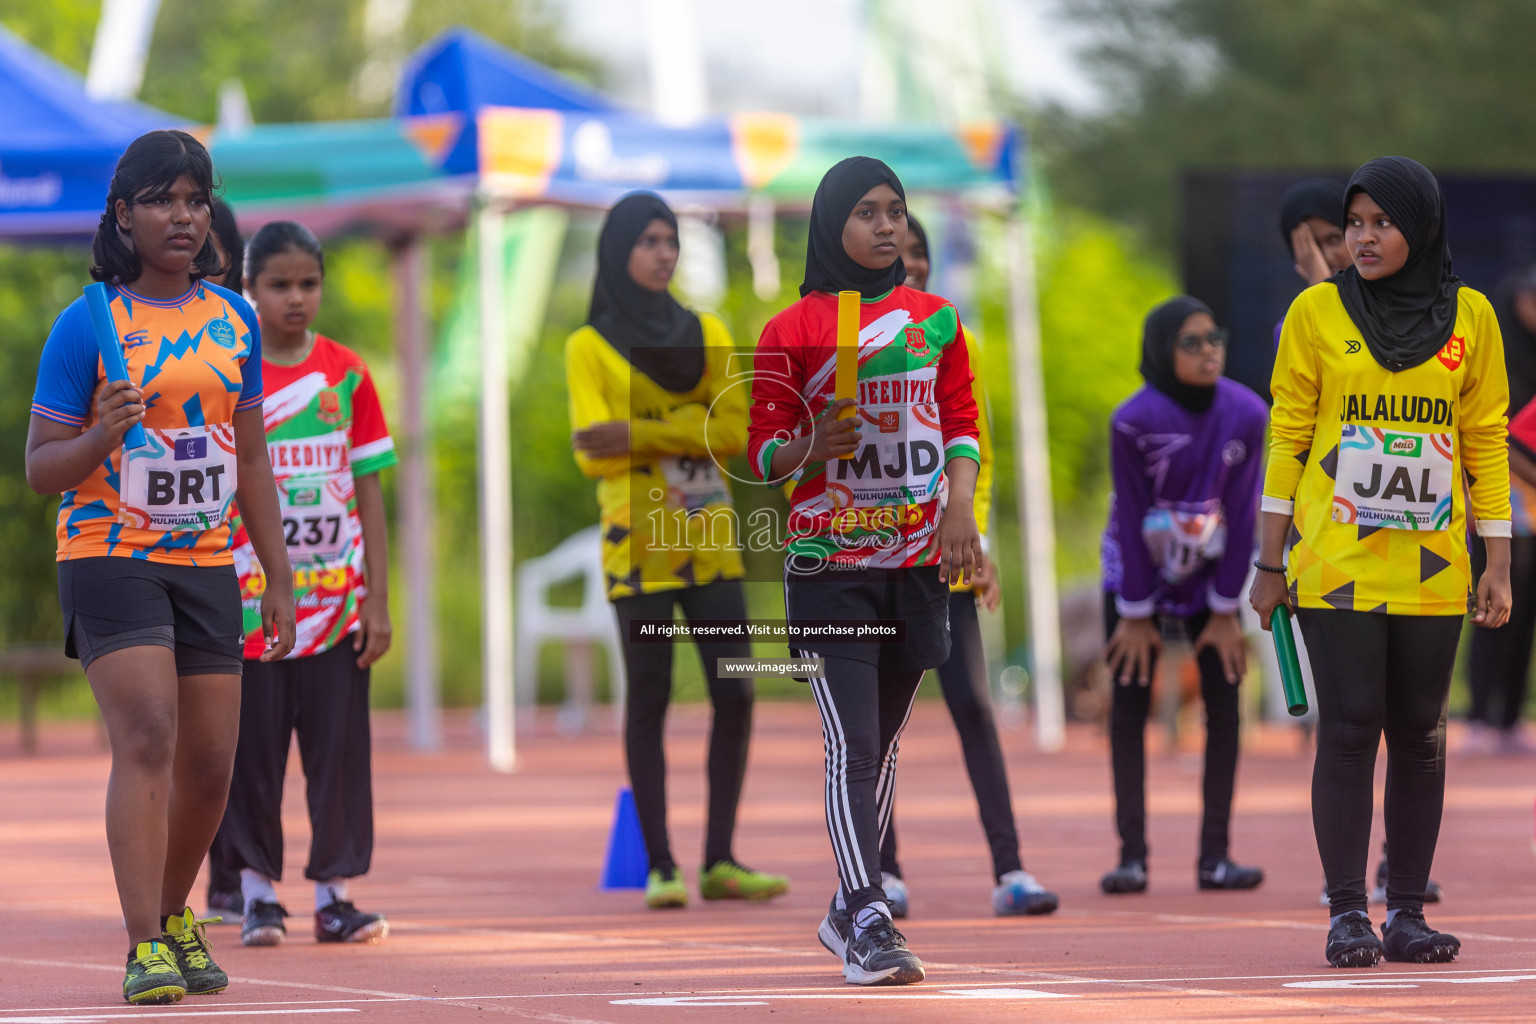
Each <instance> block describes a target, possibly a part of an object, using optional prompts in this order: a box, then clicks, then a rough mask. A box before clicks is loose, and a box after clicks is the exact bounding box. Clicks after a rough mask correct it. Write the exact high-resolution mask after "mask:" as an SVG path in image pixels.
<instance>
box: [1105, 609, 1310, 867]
mask: <svg viewBox="0 0 1536 1024" xmlns="http://www.w3.org/2000/svg"><path fill="white" fill-rule="evenodd" d="M1210 618H1211V613H1210V612H1208V611H1202V612H1199V613H1198V614H1195V615H1191V616H1189V617H1188V618H1186V619H1184V620H1183V625H1184V635H1185V636H1187V637H1189V639H1190V641H1191V642H1193V641H1194V640H1195V638H1196V637H1198V636H1199V635H1200V631H1201V630H1203V629H1204V628H1205V624H1206V623H1207V622H1209V621H1210ZM1119 622H1120V615H1119V613H1118V612H1117V611H1116V610H1115V598H1114V595H1113V594H1105V595H1104V631H1105V635H1106V636H1110V635H1113V633H1114V632H1115V626H1116V625H1118V624H1119ZM1310 639H1311V637H1310V636H1309V637H1308V640H1310ZM1195 660H1196V664H1198V665H1199V667H1200V696H1201V698H1202V699H1203V700H1204V702H1205V782H1204V786H1203V792H1202V796H1203V797H1204V811H1203V814H1202V817H1201V821H1200V865H1201V866H1202V867H1214V866H1215V865H1216V864H1217V863H1219V862H1220V861H1221V860H1222V859H1223V858H1225V857H1226V856H1227V850H1228V847H1229V845H1230V833H1231V825H1232V789H1233V787H1234V785H1235V784H1236V780H1237V740H1238V723H1237V689H1238V688H1237V687H1236V686H1233V685H1232V684H1231V683H1229V682H1227V673H1226V670H1225V669H1223V668H1222V666H1221V657H1220V655H1218V654H1217V653H1216V652H1215V651H1214V650H1212V649H1211V648H1209V647H1207V648H1205V649H1204V650H1202V651H1201V652H1200V654H1199V655H1198V657H1197V658H1196V659H1195ZM1156 667H1157V666H1156V663H1155V662H1154V664H1153V672H1155V671H1156ZM1110 688H1111V689H1112V690H1113V691H1114V697H1113V699H1112V701H1111V704H1110V712H1109V751H1110V763H1111V765H1112V766H1113V768H1114V774H1115V824H1116V826H1117V827H1118V828H1119V830H1120V863H1122V864H1125V863H1129V862H1130V861H1134V860H1139V861H1143V862H1145V861H1146V859H1147V750H1146V733H1147V715H1148V714H1149V713H1150V712H1151V709H1152V687H1150V686H1139V685H1137V684H1136V683H1135V682H1132V683H1130V684H1129V685H1126V686H1121V685H1120V683H1119V681H1118V680H1112V681H1111V683H1110Z"/></svg>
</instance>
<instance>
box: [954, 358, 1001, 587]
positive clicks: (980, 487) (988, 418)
mask: <svg viewBox="0 0 1536 1024" xmlns="http://www.w3.org/2000/svg"><path fill="white" fill-rule="evenodd" d="M961 333H962V334H964V336H965V348H966V352H967V354H968V355H969V356H970V357H971V372H972V373H973V374H975V379H974V380H973V381H971V395H972V397H974V398H975V399H976V450H977V452H978V453H979V454H980V456H981V458H980V459H979V460H978V463H979V467H980V468H978V469H977V470H976V502H975V505H974V506H973V507H974V508H975V510H976V529H977V530H979V531H980V532H981V543H982V545H983V550H986V548H987V547H988V546H989V545H987V527H988V526H989V525H991V519H992V477H993V468H992V459H993V455H992V415H991V412H990V410H988V408H987V392H986V388H984V387H983V386H982V383H981V377H982V375H981V370H980V367H981V350H980V349H979V348H978V347H977V344H976V338H975V337H974V336H973V335H972V334H971V332H970V331H968V330H965V329H964V328H962V329H961ZM949 589H950V591H951V592H954V591H958V590H972V589H974V588H973V587H972V586H971V585H970V584H968V583H961V582H960V581H959V580H956V581H955V582H954V583H951V584H950V585H949Z"/></svg>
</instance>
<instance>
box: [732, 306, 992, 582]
mask: <svg viewBox="0 0 1536 1024" xmlns="http://www.w3.org/2000/svg"><path fill="white" fill-rule="evenodd" d="M858 366H859V371H858V393H857V394H856V395H855V398H856V399H857V401H858V415H859V419H860V423H859V435H860V437H859V446H858V448H857V449H856V450H855V451H854V453H853V456H852V457H851V458H847V459H834V460H833V461H832V462H830V463H820V462H812V463H807V464H805V465H803V466H801V467H800V468H799V469H798V470H796V471H795V473H794V474H793V479H794V480H795V488H794V493H793V494H792V496H791V505H790V516H789V525H788V539H789V544H788V550H789V553H790V554H792V555H801V556H806V557H810V558H814V559H817V560H824V561H828V562H836V563H838V564H842V565H848V566H858V567H868V568H903V567H908V566H916V565H931V564H933V563H935V562H937V561H938V555H939V549H938V536H937V534H938V523H939V513H940V509H941V508H942V506H943V502H944V500H945V497H946V495H947V491H948V481H947V478H946V476H945V474H944V467H945V464H946V463H947V462H948V461H949V460H950V459H952V458H955V457H957V456H965V457H967V458H970V459H972V460H974V461H976V462H977V463H978V464H979V463H980V461H981V456H980V452H979V449H978V446H977V409H976V400H975V397H974V396H973V394H972V391H971V381H972V377H971V366H970V359H969V357H968V355H967V353H966V349H965V343H964V341H963V340H962V334H961V329H960V315H959V313H958V312H956V310H955V307H954V306H953V305H952V304H951V303H950V302H949V301H948V300H947V299H943V298H940V297H939V296H937V295H930V294H928V293H926V292H920V291H917V290H915V289H913V288H907V287H905V286H899V287H897V288H894V289H892V290H891V291H890V292H889V293H887V294H885V295H883V296H881V297H880V298H877V299H866V300H864V301H863V302H862V303H861V304H860V307H859V351H858ZM836 370H837V297H836V296H835V295H831V294H829V293H826V292H813V293H811V294H810V295H807V296H806V297H805V298H803V299H801V300H800V301H799V302H797V303H795V304H794V305H793V306H790V307H789V308H788V309H786V310H784V311H783V312H782V313H780V314H778V315H777V316H775V317H774V318H773V319H772V320H770V321H768V325H767V326H766V327H764V328H763V335H762V338H761V339H760V340H759V341H758V343H757V353H756V356H755V358H754V362H753V380H752V419H751V424H750V427H749V430H748V438H747V457H748V459H749V461H750V463H751V466H752V470H753V472H754V473H756V474H757V475H758V476H759V477H762V478H763V479H765V480H769V479H772V476H771V473H770V467H771V465H772V461H773V453H774V451H775V449H777V448H778V447H779V446H780V445H782V444H784V443H786V442H788V441H791V440H793V439H795V438H797V437H802V436H805V435H806V434H808V433H810V431H811V429H812V427H813V425H814V424H815V423H816V422H817V421H818V420H820V418H821V417H822V416H823V415H824V414H825V413H826V410H827V407H828V406H829V405H831V403H832V402H833V401H834V400H835V398H836V395H835V393H834V392H835V388H836Z"/></svg>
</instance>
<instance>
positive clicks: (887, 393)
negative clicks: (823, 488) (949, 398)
mask: <svg viewBox="0 0 1536 1024" xmlns="http://www.w3.org/2000/svg"><path fill="white" fill-rule="evenodd" d="M937 379H938V371H937V370H936V369H935V368H934V367H932V366H927V367H924V368H922V369H920V370H913V371H910V372H908V373H902V374H893V375H891V376H889V377H875V378H871V379H868V380H861V381H859V390H860V392H861V393H862V394H864V395H866V396H869V397H870V398H873V399H874V401H866V402H864V403H863V404H861V405H860V406H859V407H858V415H859V416H860V418H861V420H862V422H860V424H859V446H858V447H857V448H856V449H854V452H853V457H852V458H850V459H833V460H832V461H830V462H828V463H827V496H828V498H829V499H830V500H831V502H832V504H833V507H834V508H839V509H841V508H849V507H852V508H870V507H872V506H876V505H924V504H927V503H928V502H930V501H932V500H934V499H935V498H937V497H938V496H939V494H940V493H941V488H942V481H943V479H944V433H943V431H942V430H940V429H939V404H938V399H937V398H936V397H935V395H934V384H935V382H936V381H937Z"/></svg>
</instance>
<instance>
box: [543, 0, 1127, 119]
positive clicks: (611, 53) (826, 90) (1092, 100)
mask: <svg viewBox="0 0 1536 1024" xmlns="http://www.w3.org/2000/svg"><path fill="white" fill-rule="evenodd" d="M547 2H548V3H549V5H550V7H551V8H552V9H553V11H554V12H555V13H556V14H557V16H558V17H559V18H560V20H561V22H562V24H563V27H564V28H565V30H566V32H567V34H568V38H569V39H570V41H571V42H572V43H574V44H575V45H577V46H579V47H581V48H582V49H584V50H586V51H587V52H588V53H590V54H592V55H593V56H595V57H597V58H598V60H599V61H600V62H601V64H602V65H603V67H604V69H605V74H606V85H607V87H608V89H609V91H610V92H612V93H613V94H614V95H615V96H616V97H617V98H619V99H620V100H622V101H624V102H627V103H631V104H634V105H636V106H646V105H647V104H648V101H649V75H648V71H647V65H646V35H645V2H646V0H547ZM690 2H691V4H692V9H693V13H694V17H695V18H696V23H697V28H698V34H699V37H700V41H701V44H702V46H703V48H704V51H705V78H706V85H707V90H708V98H709V106H710V108H711V110H712V111H714V112H732V111H737V110H782V111H785V112H788V113H798V114H815V115H822V116H830V117H854V116H857V115H858V113H859V99H858V82H859V73H858V25H859V12H860V8H861V6H862V0H771V2H770V3H768V4H763V3H759V2H752V3H748V2H746V0H690ZM927 2H928V3H930V4H931V6H932V7H933V9H934V11H935V12H942V11H943V9H944V6H945V0H927ZM989 2H991V3H993V4H995V6H996V10H997V16H998V20H999V22H1000V23H1001V31H1002V35H1003V40H1002V47H1001V50H1002V52H1003V53H1005V54H1007V55H1008V59H1007V65H1008V70H1009V73H1010V75H1011V76H1012V79H1013V84H1014V86H1015V88H1017V89H1018V90H1019V91H1021V92H1022V93H1023V94H1024V96H1025V97H1026V99H1036V100H1038V99H1042V98H1045V99H1052V100H1057V101H1059V102H1062V103H1065V104H1067V105H1070V106H1073V107H1077V108H1079V109H1081V108H1091V107H1093V106H1094V105H1095V104H1096V102H1097V92H1096V90H1095V89H1094V86H1093V84H1092V82H1091V81H1090V80H1089V78H1088V76H1087V75H1086V74H1085V73H1084V72H1083V70H1082V68H1081V66H1080V65H1079V63H1078V62H1077V60H1076V59H1075V56H1074V47H1075V44H1076V42H1077V40H1078V39H1079V38H1080V37H1079V36H1076V35H1074V31H1073V29H1071V28H1070V27H1069V26H1065V25H1063V24H1062V23H1061V22H1060V20H1059V19H1058V18H1056V17H1053V15H1052V13H1051V12H1052V10H1053V9H1054V8H1055V7H1056V6H1057V4H1058V3H1059V2H1062V0H989ZM914 43H915V44H916V45H921V39H920V37H915V38H914Z"/></svg>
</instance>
